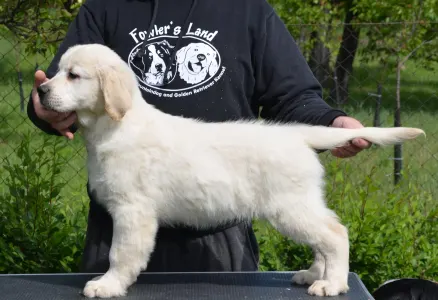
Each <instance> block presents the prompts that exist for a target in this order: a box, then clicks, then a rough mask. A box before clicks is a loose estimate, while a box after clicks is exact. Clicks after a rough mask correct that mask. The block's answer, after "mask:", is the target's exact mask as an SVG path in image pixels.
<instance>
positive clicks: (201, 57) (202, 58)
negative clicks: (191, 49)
mask: <svg viewBox="0 0 438 300" xmlns="http://www.w3.org/2000/svg"><path fill="white" fill-rule="evenodd" d="M197 58H198V59H199V60H205V55H204V54H198V56H197Z"/></svg>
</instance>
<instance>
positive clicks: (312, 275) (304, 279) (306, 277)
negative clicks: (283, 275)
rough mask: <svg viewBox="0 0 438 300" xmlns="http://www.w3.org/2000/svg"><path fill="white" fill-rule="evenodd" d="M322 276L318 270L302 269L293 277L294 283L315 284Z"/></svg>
mask: <svg viewBox="0 0 438 300" xmlns="http://www.w3.org/2000/svg"><path fill="white" fill-rule="evenodd" d="M321 278H322V275H320V274H318V273H317V272H312V271H309V270H301V271H298V272H297V273H296V274H295V275H294V276H293V277H292V283H296V284H300V285H303V284H309V285H310V284H313V283H314V282H315V281H316V280H319V279H321Z"/></svg>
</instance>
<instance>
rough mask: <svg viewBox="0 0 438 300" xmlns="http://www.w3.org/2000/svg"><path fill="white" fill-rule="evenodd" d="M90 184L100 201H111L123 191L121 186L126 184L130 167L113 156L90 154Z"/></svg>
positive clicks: (88, 166)
mask: <svg viewBox="0 0 438 300" xmlns="http://www.w3.org/2000/svg"><path fill="white" fill-rule="evenodd" d="M87 168H88V177H89V185H90V189H91V191H92V192H93V193H94V195H95V197H96V198H97V199H96V200H98V201H99V202H108V201H111V199H112V198H114V196H116V197H117V195H118V194H119V193H120V192H121V190H120V187H123V186H125V185H126V183H125V182H124V180H126V179H127V176H129V174H127V172H128V168H127V166H126V164H124V163H123V162H117V159H114V157H112V156H108V155H97V154H95V153H93V154H91V155H89V156H88V161H87Z"/></svg>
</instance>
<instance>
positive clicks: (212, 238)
mask: <svg viewBox="0 0 438 300" xmlns="http://www.w3.org/2000/svg"><path fill="white" fill-rule="evenodd" d="M112 233H113V224H112V219H111V216H110V215H109V214H108V213H107V211H106V210H105V209H104V208H103V207H102V206H101V205H99V204H98V203H96V201H93V200H92V201H91V202H90V212H89V216H88V228H87V236H86V242H85V249H84V254H83V258H82V266H81V272H84V273H94V272H95V273H104V272H106V271H107V270H108V268H109V258H108V257H109V251H110V247H111V240H112ZM258 261H259V248H258V245H257V241H256V238H255V235H254V232H253V230H252V226H251V224H250V223H249V222H241V223H238V224H236V225H233V226H231V227H228V228H223V229H221V230H219V231H213V232H211V231H210V232H207V231H204V232H200V231H194V230H190V229H188V228H181V229H174V228H160V229H159V230H158V234H157V239H156V246H155V249H154V252H153V253H152V255H151V258H150V260H149V263H148V267H147V269H146V272H221V271H257V270H258Z"/></svg>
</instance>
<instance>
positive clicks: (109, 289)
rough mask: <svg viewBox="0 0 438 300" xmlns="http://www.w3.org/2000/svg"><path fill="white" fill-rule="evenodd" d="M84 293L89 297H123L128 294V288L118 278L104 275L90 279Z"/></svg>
mask: <svg viewBox="0 0 438 300" xmlns="http://www.w3.org/2000/svg"><path fill="white" fill-rule="evenodd" d="M83 294H84V296H86V297H88V298H111V297H121V296H125V295H126V289H124V288H123V287H122V285H121V284H120V281H118V280H117V279H115V278H113V277H109V276H105V275H104V276H99V277H97V278H94V279H92V280H90V281H88V282H87V284H86V285H85V288H84V290H83Z"/></svg>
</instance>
